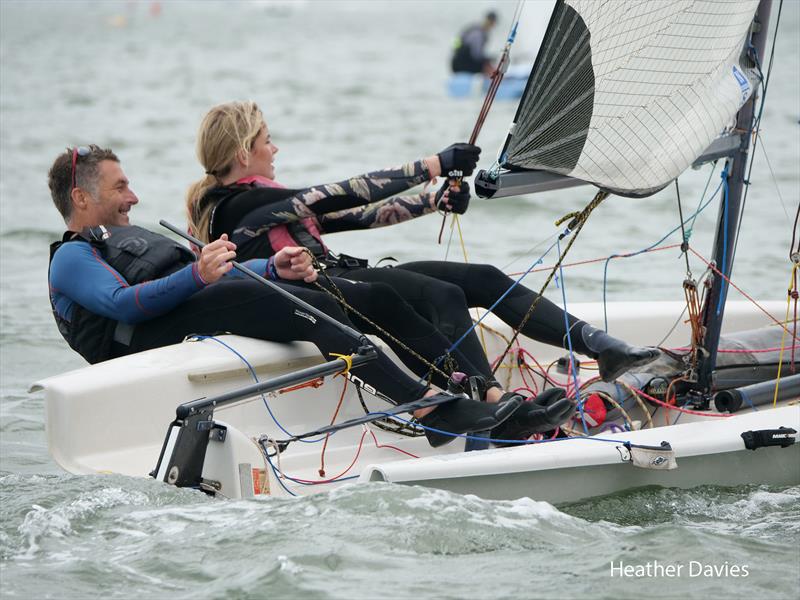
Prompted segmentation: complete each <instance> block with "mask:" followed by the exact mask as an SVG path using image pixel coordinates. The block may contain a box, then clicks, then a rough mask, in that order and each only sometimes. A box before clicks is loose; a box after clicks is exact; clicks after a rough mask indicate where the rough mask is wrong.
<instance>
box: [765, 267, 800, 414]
mask: <svg viewBox="0 0 800 600" xmlns="http://www.w3.org/2000/svg"><path fill="white" fill-rule="evenodd" d="M799 266H800V265H798V263H794V266H793V267H792V275H791V277H789V288H788V289H789V293H788V294H787V295H786V318H785V319H784V322H785V323H786V324H787V325H788V323H789V311H790V309H791V307H792V286H793V285H794V282H795V281H797V279H796V277H797V268H798V267H799ZM785 347H786V327H784V328H783V331H782V332H781V351H780V353H779V354H778V375H777V377H775V394H773V396H772V406H773V407H775V406H776V405H777V404H778V388H780V385H781V367H782V366H783V351H784V349H785Z"/></svg>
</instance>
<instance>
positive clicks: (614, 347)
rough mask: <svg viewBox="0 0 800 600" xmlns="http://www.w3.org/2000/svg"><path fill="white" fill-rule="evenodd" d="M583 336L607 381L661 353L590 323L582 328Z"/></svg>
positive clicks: (604, 379)
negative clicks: (629, 342)
mask: <svg viewBox="0 0 800 600" xmlns="http://www.w3.org/2000/svg"><path fill="white" fill-rule="evenodd" d="M581 338H582V339H583V343H584V345H585V346H586V348H587V349H588V350H589V352H591V353H592V358H596V359H597V366H598V368H599V369H600V378H601V379H602V380H603V381H606V382H610V381H614V380H615V379H616V378H617V377H619V376H620V375H622V374H623V373H625V372H626V371H630V370H631V369H633V368H634V367H641V366H642V365H646V364H647V363H649V362H652V361H654V360H655V359H656V358H658V356H659V354H660V351H659V350H658V348H645V347H641V346H631V345H629V344H627V343H625V342H623V341H622V340H619V339H617V338H615V337H612V336H610V335H608V334H607V333H606V332H605V331H603V330H602V329H597V328H596V327H592V326H591V325H589V324H586V325H584V326H583V328H582V329H581Z"/></svg>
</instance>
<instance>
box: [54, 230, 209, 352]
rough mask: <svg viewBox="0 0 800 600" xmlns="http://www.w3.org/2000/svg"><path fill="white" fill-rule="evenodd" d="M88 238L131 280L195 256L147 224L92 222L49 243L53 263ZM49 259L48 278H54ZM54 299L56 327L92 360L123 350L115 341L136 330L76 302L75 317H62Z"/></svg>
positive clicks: (125, 340) (139, 280)
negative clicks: (66, 249) (64, 248)
mask: <svg viewBox="0 0 800 600" xmlns="http://www.w3.org/2000/svg"><path fill="white" fill-rule="evenodd" d="M73 241H84V242H89V243H90V244H91V245H92V246H93V247H94V248H96V249H97V251H98V252H99V253H100V256H101V257H102V258H103V260H105V261H106V262H107V263H108V264H109V265H110V266H111V267H112V268H113V269H114V270H116V271H117V272H118V273H119V274H120V275H122V277H123V278H124V279H125V281H127V282H128V284H130V285H136V284H138V283H143V282H145V281H150V280H153V279H158V278H160V277H166V276H167V275H169V274H171V273H174V272H175V271H178V270H180V269H182V268H183V267H184V266H186V265H187V264H189V263H192V262H194V260H195V257H194V254H192V252H190V251H189V250H188V249H187V248H185V247H184V246H181V245H180V244H178V243H177V242H175V241H173V240H171V239H169V238H168V237H165V236H163V235H160V234H157V233H153V232H152V231H148V230H147V229H143V228H141V227H136V226H135V225H130V226H126V227H104V226H102V225H101V226H99V227H92V228H87V229H84V230H83V231H81V232H80V233H75V232H73V231H67V232H65V233H64V235H63V237H62V238H61V241H58V242H53V243H52V244H50V264H52V262H53V256H55V253H56V251H57V250H58V249H59V248H60V247H61V246H62V245H63V244H65V243H69V242H73ZM49 271H50V268H49V265H48V273H47V275H48V280H49V279H50V272H49ZM50 305H51V307H52V309H53V316H54V317H55V319H56V324H57V325H58V331H59V332H60V333H61V335H62V336H63V337H64V339H65V340H67V343H68V344H69V345H70V347H71V348H72V349H73V350H75V351H76V352H78V353H79V354H80V355H81V356H83V357H84V358H85V359H86V360H87V361H88V362H89V363H91V364H94V363H98V362H101V361H104V360H108V359H109V358H114V356H115V355H119V354H120V353H119V352H115V344H114V343H115V342H116V343H117V344H122V345H123V346H127V345H128V344H129V343H130V338H131V336H132V335H133V326H131V325H128V324H126V323H121V322H119V321H116V320H114V319H109V318H108V317H102V316H100V315H98V314H96V313H93V312H91V311H89V310H87V309H86V308H84V307H83V306H81V305H80V304H78V303H77V302H76V303H74V306H73V310H72V315H71V319H70V320H69V321H67V320H66V319H64V318H62V317H61V316H60V315H59V314H58V313H57V312H56V308H55V304H54V303H53V299H52V297H51V298H50Z"/></svg>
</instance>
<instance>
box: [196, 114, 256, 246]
mask: <svg viewBox="0 0 800 600" xmlns="http://www.w3.org/2000/svg"><path fill="white" fill-rule="evenodd" d="M263 127H264V115H263V114H262V113H261V110H260V109H259V108H258V105H256V103H255V102H252V101H250V100H248V101H245V102H226V103H225V104H220V105H218V106H215V107H214V108H212V109H211V110H209V111H208V113H207V114H206V116H205V117H203V121H202V123H200V130H199V131H198V133H197V149H196V151H197V159H198V160H199V161H200V164H201V165H203V168H204V169H205V172H206V175H205V177H204V178H203V179H201V180H199V181H196V182H195V183H193V184H192V185H190V186H189V190H188V192H187V193H186V212H187V217H188V220H189V228H190V230H191V231H192V232H193V234H194V235H195V236H196V237H197V238H199V239H200V240H202V241H204V242H206V243H208V242H210V241H211V239H210V237H211V236H210V232H209V221H210V220H211V213H212V211H213V209H214V206H213V205H212V203H211V202H203V197H204V196H205V195H206V192H208V190H210V189H211V188H212V187H214V186H216V185H219V183H220V181H221V180H222V178H223V177H225V176H226V175H228V174H229V173H230V172H231V169H232V168H233V165H234V161H235V160H236V154H237V153H238V152H239V151H243V152H250V150H252V148H253V143H254V142H255V139H256V137H258V134H259V133H260V132H261V129H262V128H263Z"/></svg>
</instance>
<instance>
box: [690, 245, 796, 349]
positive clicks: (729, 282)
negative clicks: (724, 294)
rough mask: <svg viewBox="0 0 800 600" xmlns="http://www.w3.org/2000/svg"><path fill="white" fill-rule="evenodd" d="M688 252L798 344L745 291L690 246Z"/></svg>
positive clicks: (780, 324)
mask: <svg viewBox="0 0 800 600" xmlns="http://www.w3.org/2000/svg"><path fill="white" fill-rule="evenodd" d="M689 250H690V251H691V252H692V254H694V255H695V256H696V257H697V258H699V259H700V260H702V261H703V262H704V263H705V264H706V266H708V268H709V269H711V270H712V271H714V272H715V273H716V274H717V275H719V276H720V277H722V278H723V279H724V280H725V281H726V282H728V284H729V285H730V286H731V287H732V288H733V289H735V290H736V291H737V292H739V293H740V294H741V295H742V296H744V297H745V298H747V299H748V300H750V302H752V303H753V304H755V305H756V307H758V309H759V310H760V311H761V312H763V313H764V314H765V315H767V316H768V317H769V318H770V319H771V320H772V321H774V322H775V324H776V325H778V326H779V327H780V328H781V329H783V330H784V331H785V332H786V333H788V334H789V335H791V336H792V337H793V338H794V339H796V340H797V341H798V342H800V338H798V337H797V334H796V333H792V332H791V331H789V330H788V329H787V328H786V326H785V325H784V324H783V323H781V322H780V321H778V319H776V318H775V317H773V316H772V315H771V314H769V312H767V310H766V309H765V308H764V307H763V306H761V305H760V304H759V303H758V302H756V301H755V300H754V299H753V298H752V297H750V296H749V295H748V294H747V292H745V291H744V290H743V289H742V288H740V287H739V286H737V285H736V284H735V283H733V282H732V281H731V280H730V279H729V278H728V277H726V276H725V274H724V273H723V272H722V271H720V270H719V269H718V268H717V267H716V266H714V265H712V264H711V263H710V262H709V261H707V260H706V259H705V258H703V257H702V256H701V255H700V254H699V253H698V252H697V250H695V249H694V248H692V247H691V246H690V247H689Z"/></svg>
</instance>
